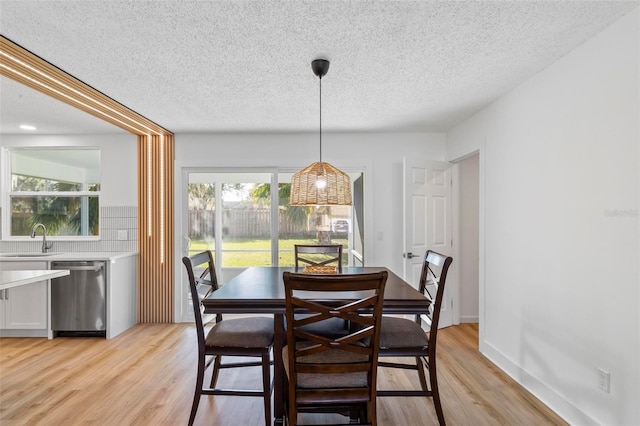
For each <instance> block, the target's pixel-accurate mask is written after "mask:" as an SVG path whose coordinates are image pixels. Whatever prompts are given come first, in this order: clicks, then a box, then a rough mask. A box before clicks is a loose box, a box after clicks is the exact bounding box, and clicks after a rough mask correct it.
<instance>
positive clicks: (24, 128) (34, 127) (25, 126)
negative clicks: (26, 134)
mask: <svg viewBox="0 0 640 426" xmlns="http://www.w3.org/2000/svg"><path fill="white" fill-rule="evenodd" d="M20 128H21V129H22V130H36V126H32V125H30V124H21V125H20Z"/></svg>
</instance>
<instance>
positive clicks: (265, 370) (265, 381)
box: [262, 353, 271, 426]
mask: <svg viewBox="0 0 640 426" xmlns="http://www.w3.org/2000/svg"><path fill="white" fill-rule="evenodd" d="M262 390H263V392H264V424H265V425H266V426H269V425H270V424H271V356H270V355H269V354H268V353H267V354H266V355H262Z"/></svg>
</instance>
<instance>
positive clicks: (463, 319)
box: [460, 315, 480, 324]
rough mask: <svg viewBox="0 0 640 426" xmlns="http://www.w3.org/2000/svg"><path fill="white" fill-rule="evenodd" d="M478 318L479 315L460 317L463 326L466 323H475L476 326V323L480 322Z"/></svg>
mask: <svg viewBox="0 0 640 426" xmlns="http://www.w3.org/2000/svg"><path fill="white" fill-rule="evenodd" d="M478 318H479V317H478V316H477V315H475V316H470V315H461V316H460V323H461V324H462V323H465V324H466V323H474V324H475V323H478V322H480V321H479V319H478Z"/></svg>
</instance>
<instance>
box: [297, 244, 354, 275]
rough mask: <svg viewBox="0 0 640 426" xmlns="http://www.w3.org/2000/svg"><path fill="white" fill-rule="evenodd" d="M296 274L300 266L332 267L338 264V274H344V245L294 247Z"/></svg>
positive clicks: (303, 245) (298, 245)
mask: <svg viewBox="0 0 640 426" xmlns="http://www.w3.org/2000/svg"><path fill="white" fill-rule="evenodd" d="M294 252H295V262H296V272H297V271H298V270H299V268H300V266H330V265H331V264H332V263H335V264H336V267H337V268H338V272H342V245H340V244H328V245H305V244H296V245H295V246H294Z"/></svg>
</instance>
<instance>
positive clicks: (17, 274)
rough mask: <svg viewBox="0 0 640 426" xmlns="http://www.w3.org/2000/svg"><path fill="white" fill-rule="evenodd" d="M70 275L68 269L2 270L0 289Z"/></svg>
mask: <svg viewBox="0 0 640 426" xmlns="http://www.w3.org/2000/svg"><path fill="white" fill-rule="evenodd" d="M65 275H69V271H68V270H66V269H59V270H55V271H0V290H5V289H7V288H11V287H17V286H20V285H25V284H31V283H37V282H38V281H43V280H50V279H52V278H58V277H64V276H65Z"/></svg>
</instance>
